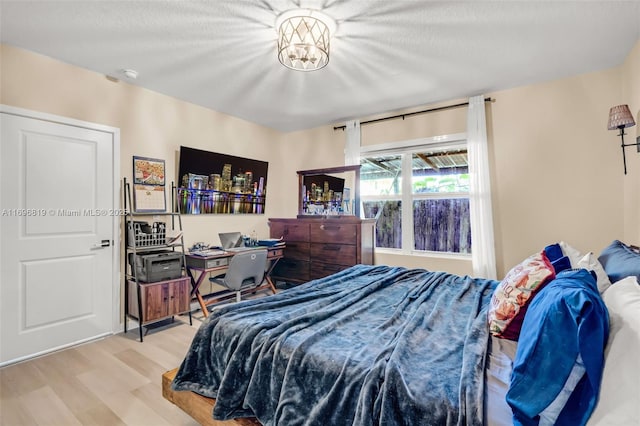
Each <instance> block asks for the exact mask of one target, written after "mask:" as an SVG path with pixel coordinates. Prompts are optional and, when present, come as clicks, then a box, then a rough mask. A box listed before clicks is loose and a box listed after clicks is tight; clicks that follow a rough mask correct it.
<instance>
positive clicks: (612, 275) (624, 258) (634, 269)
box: [598, 240, 640, 283]
mask: <svg viewBox="0 0 640 426" xmlns="http://www.w3.org/2000/svg"><path fill="white" fill-rule="evenodd" d="M598 261H599V262H600V263H601V264H602V267H603V268H604V270H605V272H606V273H607V275H608V276H609V280H611V283H615V282H616V281H620V280H621V279H623V278H625V277H629V276H635V277H637V278H638V280H640V253H637V252H635V251H633V250H632V249H631V248H630V247H627V246H626V245H625V244H623V243H622V242H620V241H618V240H614V241H613V242H612V243H611V244H609V246H607V247H606V248H605V249H604V250H602V253H600V256H599V257H598Z"/></svg>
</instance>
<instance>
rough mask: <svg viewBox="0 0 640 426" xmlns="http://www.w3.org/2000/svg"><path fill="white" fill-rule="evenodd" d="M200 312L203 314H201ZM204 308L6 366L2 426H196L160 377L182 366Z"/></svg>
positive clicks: (0, 392) (0, 384) (0, 391)
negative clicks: (141, 334) (168, 396)
mask: <svg viewBox="0 0 640 426" xmlns="http://www.w3.org/2000/svg"><path fill="white" fill-rule="evenodd" d="M198 317H199V318H200V319H198ZM201 318H202V315H201V313H200V312H198V313H196V314H194V320H193V326H189V319H188V317H186V316H185V317H176V320H175V321H174V322H173V324H165V325H162V326H161V327H159V328H155V329H151V330H149V332H148V334H147V335H146V336H145V338H144V343H140V342H139V341H138V340H137V338H138V329H137V328H134V329H133V330H130V331H129V332H128V333H127V334H126V335H123V334H118V335H115V336H111V337H108V338H105V339H102V340H98V341H95V342H91V343H87V344H84V345H81V346H77V347H74V348H70V349H66V350H63V351H60V352H55V353H52V354H49V355H46V356H43V357H40V358H36V359H33V360H30V361H26V362H22V363H19V364H14V365H10V366H7V367H4V368H1V369H0V425H3V426H4V425H7V426H13V425H55V426H57V425H60V426H67V425H109V426H113V425H136V426H137V425H153V426H160V425H196V424H197V423H196V422H195V420H193V419H191V417H189V416H188V415H187V414H185V413H183V412H182V411H181V410H180V409H179V408H177V407H176V406H174V405H173V404H171V403H170V402H168V401H166V400H165V399H164V398H162V390H161V376H162V373H164V372H165V371H167V370H170V369H172V368H175V367H177V366H179V365H180V362H181V361H182V359H183V358H184V355H185V353H186V351H187V349H188V347H189V344H190V343H191V339H192V338H193V335H194V334H195V331H196V330H197V328H198V327H199V326H200V324H201Z"/></svg>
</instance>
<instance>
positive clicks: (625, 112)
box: [607, 105, 636, 130]
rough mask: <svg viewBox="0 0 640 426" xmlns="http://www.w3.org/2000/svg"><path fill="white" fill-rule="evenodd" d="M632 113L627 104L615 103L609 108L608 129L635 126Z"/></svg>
mask: <svg viewBox="0 0 640 426" xmlns="http://www.w3.org/2000/svg"><path fill="white" fill-rule="evenodd" d="M635 125H636V122H635V121H634V120H633V115H631V111H629V105H617V106H614V107H613V108H611V109H610V110H609V124H608V125H607V128H608V129H609V130H615V129H622V128H625V127H632V126H635Z"/></svg>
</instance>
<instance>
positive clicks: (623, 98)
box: [0, 44, 640, 276]
mask: <svg viewBox="0 0 640 426" xmlns="http://www.w3.org/2000/svg"><path fill="white" fill-rule="evenodd" d="M1 55H2V56H1V61H2V62H1V68H0V71H1V76H0V77H1V80H0V90H1V92H0V103H3V104H7V105H12V106H16V107H21V108H28V109H33V110H37V111H42V112H47V113H52V114H58V115H63V116H68V117H72V118H77V119H80V120H86V121H91V122H96V123H100V124H105V125H110V126H114V127H118V128H120V129H121V165H122V167H121V175H122V176H126V177H128V178H130V177H131V156H132V155H144V156H149V157H155V158H164V159H165V160H166V161H167V179H168V180H172V179H173V180H175V167H176V166H175V160H176V152H177V150H178V148H179V146H180V145H186V146H191V147H194V148H199V149H206V150H210V151H215V152H222V153H228V154H232V155H239V156H244V157H251V158H256V159H259V160H263V161H268V162H269V176H268V184H269V188H268V189H269V196H268V199H267V211H266V214H265V215H259V216H254V215H248V216H241V217H238V216H222V215H215V216H192V217H186V218H185V221H184V222H185V236H186V239H187V242H188V243H189V242H194V241H201V240H204V241H212V242H213V241H214V240H215V239H216V235H217V232H219V231H221V230H228V229H237V230H240V231H242V232H249V231H251V230H252V229H256V230H257V231H258V234H259V236H263V235H264V236H266V235H267V234H268V227H267V218H268V217H293V216H295V214H296V211H297V197H296V195H295V194H296V193H297V175H296V173H295V172H296V171H297V170H303V169H313V168H322V167H333V166H338V165H340V164H343V158H344V153H343V150H344V140H345V136H344V132H342V131H340V130H338V131H334V130H333V126H322V127H319V128H315V129H310V130H305V131H300V132H294V133H288V134H283V133H280V132H277V131H275V130H272V129H268V128H265V127H261V126H259V125H256V124H253V123H249V122H247V121H244V120H241V119H238V118H234V117H231V116H228V115H225V114H221V113H218V112H215V111H212V110H208V109H206V108H202V107H199V106H195V105H192V104H189V103H186V102H182V101H179V100H176V99H174V98H170V97H168V96H164V95H160V94H158V93H154V92H151V91H148V90H145V89H141V88H138V87H136V86H132V85H130V84H127V83H124V82H114V81H111V80H109V79H107V78H106V77H105V76H103V75H100V74H97V73H94V72H91V71H87V70H84V69H80V68H78V67H75V66H72V65H68V64H64V63H62V62H59V61H57V60H54V59H51V58H47V57H44V56H41V55H37V54H34V53H31V52H26V51H23V50H19V49H15V48H11V47H8V46H2V50H1ZM141 78H144V77H143V76H142V77H141ZM486 95H487V96H492V97H494V98H495V99H496V100H495V102H494V103H492V104H490V105H489V106H488V109H487V117H488V131H489V145H490V146H489V150H490V163H491V167H492V180H493V191H494V195H493V202H494V222H495V230H496V250H497V253H496V254H497V263H498V275H499V276H502V275H504V273H505V272H506V271H507V270H508V269H509V268H510V267H511V266H513V265H514V264H515V263H517V262H519V261H520V260H521V259H523V258H524V257H526V256H528V255H529V254H531V253H533V252H535V251H537V250H540V249H541V248H542V247H543V246H544V245H546V244H548V243H551V242H554V241H559V240H566V241H568V242H569V243H571V244H572V245H574V246H575V247H577V248H578V249H580V250H582V251H589V250H591V251H594V252H596V253H599V251H600V250H601V249H602V248H603V247H605V246H606V245H607V244H608V243H609V242H610V241H611V240H612V239H614V238H619V239H626V240H627V241H630V242H635V243H640V238H639V237H640V229H639V228H640V225H638V218H639V217H640V200H639V196H638V193H639V192H640V179H639V178H638V176H639V175H640V155H637V154H636V153H632V152H631V151H632V150H631V149H628V150H627V153H628V156H629V157H632V158H630V161H629V169H630V170H629V171H630V173H629V175H627V177H624V175H623V172H622V164H621V158H620V156H621V153H620V149H619V138H617V137H616V136H615V132H610V131H608V130H607V129H606V120H607V114H608V110H609V108H610V107H611V106H613V105H617V104H620V103H629V104H630V106H631V107H632V111H634V114H640V112H639V108H640V44H639V45H636V47H635V48H634V50H633V51H632V52H631V53H630V55H629V58H628V59H627V61H626V62H625V63H624V64H623V65H621V66H620V67H617V68H614V69H610V70H605V71H602V72H596V73H590V74H585V75H580V76H575V77H571V78H566V79H562V80H557V81H551V82H547V83H542V84H536V85H531V86H526V87H519V88H515V89H510V90H504V91H499V92H495V93H487V94H486ZM456 102H458V101H457V100H453V101H450V102H446V104H450V103H456ZM439 105H442V104H439ZM439 105H435V106H439ZM426 107H427V106H421V107H417V108H412V109H407V110H406V111H403V112H411V111H416V110H419V109H423V108H426ZM393 113H395V112H393ZM393 113H390V114H393ZM385 115H388V114H385ZM370 118H376V117H362V118H361V120H362V121H364V120H367V119H370ZM639 118H640V117H639ZM465 126H466V108H458V109H454V110H448V111H443V112H437V113H429V114H422V115H416V116H413V117H408V118H407V119H405V120H401V119H399V120H391V121H385V122H381V123H378V124H373V125H369V126H363V128H362V144H363V145H373V144H378V143H388V142H393V141H404V140H410V139H416V138H421V137H430V136H437V135H442V134H452V133H460V132H464V131H465ZM636 129H637V128H631V129H628V130H630V132H628V133H630V134H632V135H633V137H634V138H635V136H636V132H635V130H636ZM631 154H633V155H631ZM376 263H379V264H381V263H386V264H392V265H404V266H410V267H413V266H416V267H418V266H419V267H425V268H428V269H433V270H448V271H451V272H455V273H460V274H465V273H470V271H471V265H470V262H469V261H468V260H462V261H460V260H456V259H450V258H447V257H429V258H427V257H406V256H393V255H380V254H378V255H376Z"/></svg>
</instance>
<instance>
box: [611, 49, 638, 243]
mask: <svg viewBox="0 0 640 426" xmlns="http://www.w3.org/2000/svg"><path fill="white" fill-rule="evenodd" d="M622 75H623V78H622V93H621V94H620V103H626V104H628V105H629V109H630V110H631V113H632V114H633V116H634V118H635V120H636V126H635V127H631V128H628V129H626V130H627V131H626V133H627V134H628V136H625V143H635V142H636V140H637V139H636V138H637V137H638V136H640V41H639V42H638V43H636V45H635V47H634V48H633V50H632V51H631V53H630V54H629V56H628V57H627V60H626V61H625V63H624V64H623V66H622ZM612 106H613V105H612ZM617 140H618V141H619V140H620V138H617ZM639 142H640V140H639ZM617 151H618V156H622V153H621V152H619V151H620V149H619V148H618V150H617ZM626 154H627V173H628V174H627V176H625V177H624V178H623V180H624V240H623V241H626V242H628V243H633V244H635V245H640V153H638V151H637V149H636V148H635V147H629V148H626ZM619 161H620V162H621V161H622V160H621V159H620V160H619ZM619 167H622V165H620V166H619Z"/></svg>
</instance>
